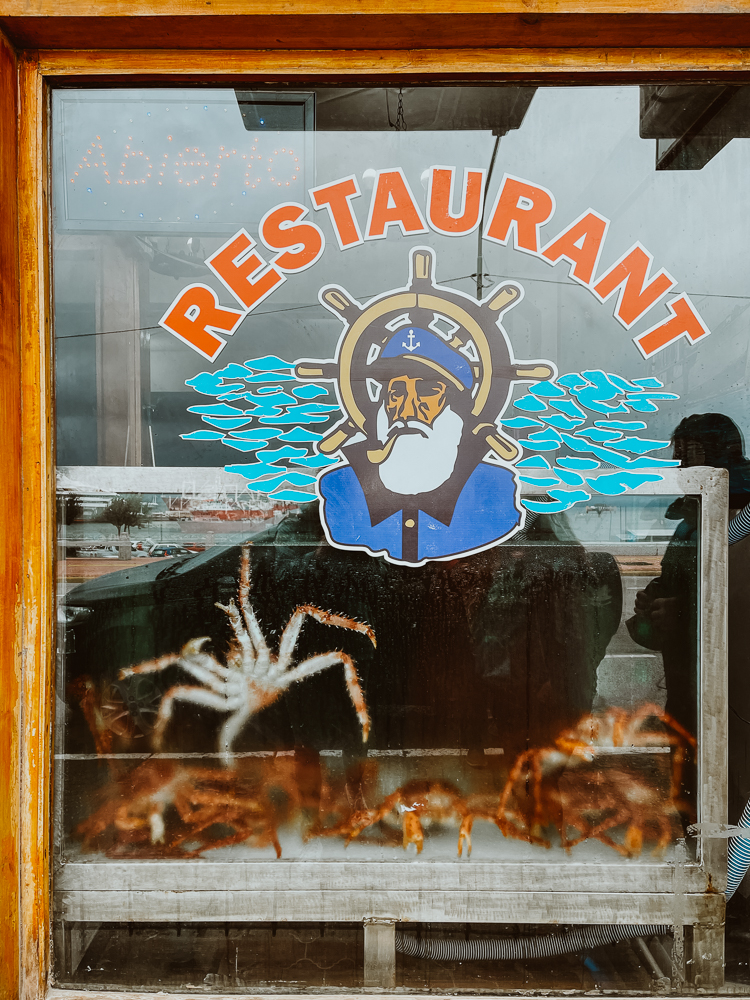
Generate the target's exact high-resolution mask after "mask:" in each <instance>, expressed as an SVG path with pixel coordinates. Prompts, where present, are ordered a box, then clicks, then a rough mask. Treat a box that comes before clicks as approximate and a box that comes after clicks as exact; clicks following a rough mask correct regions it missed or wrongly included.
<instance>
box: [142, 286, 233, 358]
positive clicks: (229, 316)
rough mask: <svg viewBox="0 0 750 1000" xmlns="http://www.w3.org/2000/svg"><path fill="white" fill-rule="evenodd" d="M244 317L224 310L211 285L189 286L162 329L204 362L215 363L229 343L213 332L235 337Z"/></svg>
mask: <svg viewBox="0 0 750 1000" xmlns="http://www.w3.org/2000/svg"><path fill="white" fill-rule="evenodd" d="M244 316H245V313H244V312H238V311H237V310H236V309H225V308H224V306H220V305H219V299H218V297H217V295H216V292H215V291H214V290H213V288H209V287H208V285H188V287H187V288H183V290H182V291H181V292H180V294H179V295H178V296H177V298H176V299H175V300H174V302H173V303H172V305H171V306H170V307H169V309H167V311H166V312H165V313H164V315H163V316H162V318H161V319H160V320H159V325H160V326H162V327H164V329H165V330H167V331H168V332H169V333H171V334H173V335H174V336H175V337H177V338H179V339H180V340H182V341H184V342H185V343H186V344H188V345H189V346H190V347H192V348H193V350H194V351H197V352H198V354H201V355H203V357H204V358H208V360H209V361H214V360H215V359H216V358H217V357H218V356H219V354H220V352H221V351H222V349H223V348H224V347H225V346H226V341H225V340H223V339H222V338H221V337H217V336H216V334H215V332H211V331H217V330H218V331H220V332H221V333H226V334H232V333H234V331H235V330H236V329H237V327H238V326H239V324H240V322H241V321H242V319H243V317H244Z"/></svg>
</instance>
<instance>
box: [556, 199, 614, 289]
mask: <svg viewBox="0 0 750 1000" xmlns="http://www.w3.org/2000/svg"><path fill="white" fill-rule="evenodd" d="M608 226H609V219H605V218H604V217H603V216H601V215H599V213H598V212H594V211H592V210H591V209H589V211H588V212H584V214H583V215H582V216H581V217H580V219H576V221H575V222H574V223H573V224H572V225H570V226H568V228H567V229H564V230H563V231H562V232H561V233H560V234H559V236H556V237H555V238H554V240H552V241H551V242H550V243H548V244H547V246H546V247H545V248H544V249H543V250H542V256H543V257H546V258H547V260H549V261H551V262H552V263H553V264H555V263H556V262H557V261H558V260H560V258H561V257H564V258H565V260H568V261H570V263H571V265H572V266H571V268H570V272H569V274H570V277H571V278H573V279H575V280H576V281H580V283H581V284H582V285H588V284H589V283H590V281H591V279H592V278H593V277H594V271H595V270H596V265H597V262H598V260H599V254H600V253H601V252H602V244H603V243H604V237H605V236H606V235H607V228H608Z"/></svg>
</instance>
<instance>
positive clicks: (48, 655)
mask: <svg viewBox="0 0 750 1000" xmlns="http://www.w3.org/2000/svg"><path fill="white" fill-rule="evenodd" d="M18 80H19V115H18V198H19V218H18V247H19V272H20V274H19V278H20V282H19V283H20V312H21V412H22V419H23V448H22V461H21V472H22V483H23V489H22V511H21V512H22V518H23V545H24V548H23V680H22V704H23V715H22V739H23V750H22V756H21V817H20V821H21V858H20V863H21V930H20V948H21V990H20V994H19V995H20V997H21V998H23V1000H36V998H38V997H40V996H42V995H43V993H44V990H45V988H46V982H47V975H48V966H49V961H48V952H49V817H50V809H49V805H50V795H49V788H50V769H51V759H52V757H51V741H50V730H51V719H50V714H51V705H52V668H53V653H54V620H53V608H54V590H53V580H54V575H53V568H54V567H53V558H54V545H53V530H54V529H53V516H52V512H53V496H54V494H53V483H54V479H53V475H54V471H53V463H52V447H51V444H52V375H51V351H50V323H49V314H48V304H47V299H48V280H47V265H48V250H47V244H48V239H47V192H46V177H45V174H46V160H47V157H46V145H45V123H44V86H43V78H42V76H41V74H40V73H39V67H38V64H37V62H36V60H35V59H34V58H33V57H29V56H28V54H26V55H24V56H22V57H21V59H20V61H19V72H18Z"/></svg>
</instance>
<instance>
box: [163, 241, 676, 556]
mask: <svg viewBox="0 0 750 1000" xmlns="http://www.w3.org/2000/svg"><path fill="white" fill-rule="evenodd" d="M410 260H411V274H410V280H409V283H408V284H407V285H406V286H404V287H403V288H400V289H396V290H394V291H392V292H387V293H385V294H383V295H380V296H377V297H376V298H374V299H372V300H370V302H368V303H366V304H365V305H360V304H359V303H358V302H356V301H355V300H354V299H353V298H352V297H351V296H350V295H349V293H348V292H347V291H346V290H345V289H343V288H340V287H338V286H330V287H327V288H323V289H322V290H321V292H320V301H321V303H322V304H323V305H324V306H325V307H326V308H328V309H329V310H330V311H331V312H333V313H334V314H336V315H337V316H338V317H340V318H341V320H342V321H343V323H344V331H343V333H342V336H341V339H340V341H339V346H338V351H337V356H336V359H334V360H318V359H311V360H298V361H294V362H293V361H286V360H283V359H281V358H278V357H275V356H267V357H264V358H255V359H250V360H249V361H247V362H246V363H245V364H244V365H239V364H231V365H228V366H227V367H225V368H222V369H219V370H217V371H215V372H202V373H200V374H199V375H196V376H195V377H194V378H191V379H188V381H187V384H188V385H189V386H191V387H192V388H193V389H195V390H196V391H197V392H198V393H201V394H202V395H206V396H213V397H214V399H215V400H216V402H214V403H211V404H196V405H194V406H191V407H189V412H191V413H194V414H196V416H199V417H200V419H201V421H202V422H203V423H204V424H207V425H208V426H209V427H210V428H215V429H214V430H207V429H198V430H194V431H192V432H190V433H186V434H183V435H182V437H183V438H185V439H187V440H191V439H192V440H221V441H222V443H223V444H224V445H226V446H227V447H229V448H231V449H233V450H234V451H237V452H239V453H241V454H245V455H248V457H249V458H250V460H249V461H245V462H235V463H228V464H227V465H226V466H225V469H226V471H227V472H231V473H234V474H237V475H239V476H242V477H243V479H244V480H245V481H246V484H247V487H248V489H251V490H253V491H256V492H259V493H263V494H265V495H267V496H268V497H269V498H271V499H278V500H286V501H291V502H296V503H309V502H311V501H313V500H315V499H316V498H320V499H321V501H322V503H321V516H322V520H323V525H324V528H325V530H326V534H327V536H328V539H329V541H330V542H331V544H332V545H334V546H337V547H340V548H353V549H360V550H364V551H367V552H369V553H371V554H373V555H384V556H385V558H386V559H388V560H389V561H392V562H396V563H406V564H409V565H421V564H422V563H424V562H426V561H428V560H431V559H448V558H455V557H456V556H457V555H463V554H466V553H469V552H477V551H481V550H482V549H485V548H488V547H491V546H493V545H496V544H498V543H500V542H501V541H503V540H505V539H507V538H509V537H511V536H512V535H513V534H514V533H515V532H516V531H518V530H519V529H520V528H521V527H522V526H523V524H524V516H525V511H526V510H529V511H532V512H535V513H559V512H562V511H565V510H569V509H570V508H571V507H573V506H574V505H575V504H576V503H579V502H583V501H587V500H590V499H591V496H592V494H595V493H596V494H602V495H605V496H617V495H620V494H622V493H625V492H626V491H628V490H632V489H636V488H637V487H638V486H641V485H643V484H644V483H649V482H656V481H658V480H660V479H661V478H662V477H661V475H660V474H659V471H658V470H659V469H660V468H666V467H669V466H674V465H677V464H678V463H677V462H676V461H673V460H671V459H665V458H659V457H654V456H653V455H652V453H653V452H657V451H660V450H662V449H664V448H666V447H667V446H668V445H669V442H668V441H663V440H656V439H652V438H649V437H647V436H644V435H642V434H641V433H639V432H641V431H646V430H647V424H646V423H645V422H644V421H643V420H642V419H638V417H639V416H640V415H641V414H644V413H654V412H656V411H657V410H658V405H657V404H658V402H660V401H666V400H675V399H677V398H678V396H677V395H676V394H675V393H671V392H665V391H664V386H663V385H662V383H661V382H660V381H659V380H658V379H655V378H640V379H630V380H629V379H625V378H623V377H621V376H619V375H617V374H613V373H607V372H604V371H601V370H584V371H583V372H580V373H579V372H573V373H567V374H564V375H560V376H556V373H555V370H554V365H552V363H551V362H549V361H545V360H534V361H517V360H516V359H515V358H514V356H513V351H512V348H511V345H510V342H509V340H508V337H507V334H506V333H505V331H504V330H503V327H502V325H501V318H502V316H503V314H504V313H505V312H506V311H507V310H508V309H510V308H512V307H514V306H516V305H517V304H518V303H519V302H520V301H521V300H522V297H523V289H522V287H521V286H520V285H518V284H517V283H515V282H504V283H502V284H501V285H498V286H497V287H496V288H494V289H493V290H492V291H491V292H490V293H489V295H488V296H487V297H486V298H485V299H483V300H482V301H481V302H478V301H477V300H476V299H474V298H472V297H471V296H468V295H466V294H465V293H463V292H458V291H456V290H454V289H449V288H443V287H441V286H440V285H439V284H437V283H436V282H435V276H434V270H435V263H436V262H435V254H434V252H433V251H432V250H431V249H430V248H427V247H417V248H415V249H413V250H412V252H411V256H410ZM436 317H443V318H444V319H446V320H447V321H448V324H449V325H439V326H437V327H436ZM446 329H447V330H449V331H450V338H451V339H450V340H446V333H445V332H444V331H445V330H446ZM331 383H333V385H331ZM517 383H526V384H527V385H528V391H527V392H526V393H525V394H524V395H521V396H520V397H518V398H516V399H515V400H514V401H512V402H511V396H512V387H513V385H514V384H517ZM331 389H335V393H336V398H335V400H334V399H333V397H332V394H331ZM337 416H338V417H339V419H338V420H337V421H336V422H335V423H334V424H333V426H331V420H332V418H335V417H337ZM504 428H505V429H508V430H514V431H522V432H523V436H521V437H520V438H519V440H518V441H517V442H516V441H515V440H514V439H513V438H512V437H510V436H509V435H508V434H507V433H506V431H505V430H504ZM558 453H559V457H558ZM522 456H524V457H522ZM550 459H552V460H553V461H552V462H550ZM519 482H523V483H529V484H532V485H536V486H540V487H544V488H545V490H546V493H545V494H544V495H542V496H540V497H539V498H538V499H530V498H525V499H523V500H521V499H520V497H519V496H518V493H519V486H518V484H519Z"/></svg>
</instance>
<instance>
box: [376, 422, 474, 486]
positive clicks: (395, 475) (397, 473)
mask: <svg viewBox="0 0 750 1000" xmlns="http://www.w3.org/2000/svg"><path fill="white" fill-rule="evenodd" d="M396 424H397V425H399V424H400V425H401V426H403V422H402V421H396ZM406 426H407V427H414V428H418V430H419V433H413V434H403V433H402V434H399V436H398V438H397V439H396V443H395V444H394V445H393V449H392V450H391V453H390V455H389V456H388V458H386V460H385V461H384V462H382V463H381V464H380V465H379V466H378V473H379V474H380V481H381V482H382V484H383V486H385V488H386V489H387V490H391V492H392V493H403V494H407V495H409V496H414V495H416V494H419V493H430V492H431V491H432V490H436V489H437V488H438V486H442V485H443V483H444V482H445V481H446V480H447V479H449V478H450V476H451V474H452V473H453V470H454V468H455V466H456V458H457V457H458V446H459V443H460V441H461V435H462V434H463V428H464V422H463V420H462V419H461V417H459V415H458V414H457V413H454V411H453V410H452V409H451V408H450V406H446V408H445V409H444V410H443V412H442V413H441V414H439V416H437V417H436V418H435V420H434V421H433V423H432V426H431V427H430V426H429V425H428V424H423V423H422V421H421V420H407V421H406ZM387 430H388V418H387V416H386V413H385V407H383V408H381V410H380V412H379V413H378V437H380V439H381V441H385V440H386V437H387Z"/></svg>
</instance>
